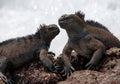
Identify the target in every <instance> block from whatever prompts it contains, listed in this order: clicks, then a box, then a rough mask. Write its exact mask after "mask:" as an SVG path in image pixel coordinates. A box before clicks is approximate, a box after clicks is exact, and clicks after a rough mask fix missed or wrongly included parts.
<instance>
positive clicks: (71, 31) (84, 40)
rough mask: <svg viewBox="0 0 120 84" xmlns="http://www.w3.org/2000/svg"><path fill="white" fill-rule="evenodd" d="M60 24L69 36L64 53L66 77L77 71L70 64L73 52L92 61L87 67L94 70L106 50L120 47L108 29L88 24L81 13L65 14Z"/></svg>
mask: <svg viewBox="0 0 120 84" xmlns="http://www.w3.org/2000/svg"><path fill="white" fill-rule="evenodd" d="M58 23H59V25H60V27H61V28H62V29H65V30H66V32H67V35H68V42H67V43H66V45H65V47H64V49H63V52H62V60H63V62H64V70H63V71H62V72H64V76H65V75H67V76H69V75H70V74H71V73H72V71H74V70H75V69H74V68H73V67H72V65H71V62H70V57H71V52H72V50H74V51H75V52H77V53H78V54H79V55H81V56H84V57H86V58H88V59H89V60H90V61H89V62H88V63H87V64H86V66H85V67H86V68H87V69H91V70H94V69H95V68H96V66H97V65H98V64H99V62H100V60H101V58H102V57H103V54H104V52H105V50H106V49H109V48H111V47H120V41H119V40H118V39H117V38H116V37H115V36H114V35H113V34H112V33H111V32H110V31H109V30H108V29H106V28H103V27H99V26H100V25H99V26H95V25H93V24H89V23H87V22H86V21H85V20H84V16H83V15H80V13H75V14H64V15H62V16H61V17H60V18H59V20H58ZM62 72H60V73H62Z"/></svg>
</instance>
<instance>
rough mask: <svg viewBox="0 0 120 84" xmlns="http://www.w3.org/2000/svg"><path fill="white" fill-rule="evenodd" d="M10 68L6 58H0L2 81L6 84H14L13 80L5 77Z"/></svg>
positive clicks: (0, 76) (0, 77)
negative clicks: (7, 69)
mask: <svg viewBox="0 0 120 84" xmlns="http://www.w3.org/2000/svg"><path fill="white" fill-rule="evenodd" d="M7 66H8V61H7V58H6V57H5V56H1V57H0V79H1V80H2V81H3V82H4V83H5V84H12V83H13V81H12V80H11V79H8V78H7V76H6V75H4V73H5V71H6V68H7Z"/></svg>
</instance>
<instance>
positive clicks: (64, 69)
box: [56, 66, 75, 78]
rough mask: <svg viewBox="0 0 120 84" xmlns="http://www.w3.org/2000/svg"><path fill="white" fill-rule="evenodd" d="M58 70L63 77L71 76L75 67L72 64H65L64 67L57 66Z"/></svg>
mask: <svg viewBox="0 0 120 84" xmlns="http://www.w3.org/2000/svg"><path fill="white" fill-rule="evenodd" d="M56 69H57V72H58V73H60V74H61V75H62V76H63V77H65V78H67V77H69V76H70V75H71V74H72V73H73V72H74V71H75V69H74V68H73V67H72V66H70V67H69V66H64V67H60V66H56Z"/></svg>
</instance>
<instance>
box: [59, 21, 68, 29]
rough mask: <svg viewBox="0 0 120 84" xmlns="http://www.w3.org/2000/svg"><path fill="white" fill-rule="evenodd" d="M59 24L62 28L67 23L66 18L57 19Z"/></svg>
mask: <svg viewBox="0 0 120 84" xmlns="http://www.w3.org/2000/svg"><path fill="white" fill-rule="evenodd" d="M59 25H60V27H62V28H64V27H65V26H66V25H67V20H64V19H63V20H62V19H59Z"/></svg>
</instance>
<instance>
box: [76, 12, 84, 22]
mask: <svg viewBox="0 0 120 84" xmlns="http://www.w3.org/2000/svg"><path fill="white" fill-rule="evenodd" d="M75 15H77V16H78V17H80V18H81V19H82V20H84V18H85V14H84V13H83V12H81V11H77V12H75Z"/></svg>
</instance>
